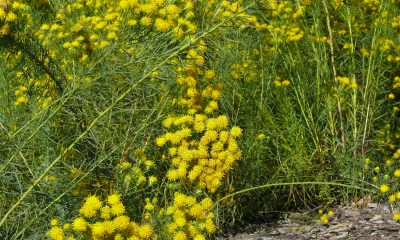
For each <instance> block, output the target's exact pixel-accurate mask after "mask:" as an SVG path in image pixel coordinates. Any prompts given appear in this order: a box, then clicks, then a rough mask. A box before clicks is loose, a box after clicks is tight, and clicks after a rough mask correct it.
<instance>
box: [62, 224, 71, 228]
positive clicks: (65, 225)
mask: <svg viewBox="0 0 400 240" xmlns="http://www.w3.org/2000/svg"><path fill="white" fill-rule="evenodd" d="M63 228H64V230H68V229H70V228H71V224H69V223H66V224H64V226H63Z"/></svg>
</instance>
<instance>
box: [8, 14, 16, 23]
mask: <svg viewBox="0 0 400 240" xmlns="http://www.w3.org/2000/svg"><path fill="white" fill-rule="evenodd" d="M15 19H17V15H16V14H15V13H13V12H9V13H8V14H7V17H6V20H7V21H9V22H12V21H14V20H15Z"/></svg>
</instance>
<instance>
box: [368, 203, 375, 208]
mask: <svg viewBox="0 0 400 240" xmlns="http://www.w3.org/2000/svg"><path fill="white" fill-rule="evenodd" d="M367 205H368V207H369V208H377V207H378V204H376V203H368V204H367Z"/></svg>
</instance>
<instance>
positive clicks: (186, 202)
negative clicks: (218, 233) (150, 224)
mask: <svg viewBox="0 0 400 240" xmlns="http://www.w3.org/2000/svg"><path fill="white" fill-rule="evenodd" d="M212 206H213V202H212V200H211V199H210V198H205V199H203V200H202V201H201V202H199V203H197V201H196V198H194V197H192V196H186V195H185V194H182V193H175V197H174V201H173V206H170V207H168V208H167V210H166V211H164V209H162V210H161V211H160V214H159V215H160V217H162V218H163V219H167V222H168V223H167V230H168V232H167V235H166V236H165V238H167V239H174V240H186V239H197V240H202V239H206V237H205V235H204V234H210V233H214V232H215V225H214V221H213V219H214V213H212V212H209V213H207V212H208V211H209V210H210V209H211V208H212Z"/></svg>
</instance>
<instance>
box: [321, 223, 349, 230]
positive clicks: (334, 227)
mask: <svg viewBox="0 0 400 240" xmlns="http://www.w3.org/2000/svg"><path fill="white" fill-rule="evenodd" d="M347 225H348V224H347V223H341V224H338V225H335V226H332V227H329V228H327V229H326V231H327V232H330V231H333V230H336V229H341V228H344V227H346V228H347Z"/></svg>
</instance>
